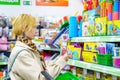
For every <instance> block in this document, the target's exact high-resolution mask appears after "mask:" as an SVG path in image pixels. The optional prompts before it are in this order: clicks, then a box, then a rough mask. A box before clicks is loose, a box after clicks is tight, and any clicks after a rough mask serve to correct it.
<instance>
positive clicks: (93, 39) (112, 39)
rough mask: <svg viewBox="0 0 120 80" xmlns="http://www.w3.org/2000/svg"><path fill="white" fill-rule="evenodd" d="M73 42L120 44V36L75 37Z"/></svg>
mask: <svg viewBox="0 0 120 80" xmlns="http://www.w3.org/2000/svg"><path fill="white" fill-rule="evenodd" d="M71 42H120V36H95V37H75V38H72V39H71Z"/></svg>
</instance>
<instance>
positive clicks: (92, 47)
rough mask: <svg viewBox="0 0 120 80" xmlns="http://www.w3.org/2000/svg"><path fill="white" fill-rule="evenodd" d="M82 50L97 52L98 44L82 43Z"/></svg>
mask: <svg viewBox="0 0 120 80" xmlns="http://www.w3.org/2000/svg"><path fill="white" fill-rule="evenodd" d="M84 50H85V51H92V52H98V43H94V42H91V43H89V42H85V43H84Z"/></svg>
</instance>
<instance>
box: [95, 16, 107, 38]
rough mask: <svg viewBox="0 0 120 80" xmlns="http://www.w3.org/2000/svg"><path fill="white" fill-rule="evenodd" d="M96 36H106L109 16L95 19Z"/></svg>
mask: <svg viewBox="0 0 120 80" xmlns="http://www.w3.org/2000/svg"><path fill="white" fill-rule="evenodd" d="M95 22H96V23H95V32H94V35H95V36H105V35H106V34H107V17H102V18H96V19H95Z"/></svg>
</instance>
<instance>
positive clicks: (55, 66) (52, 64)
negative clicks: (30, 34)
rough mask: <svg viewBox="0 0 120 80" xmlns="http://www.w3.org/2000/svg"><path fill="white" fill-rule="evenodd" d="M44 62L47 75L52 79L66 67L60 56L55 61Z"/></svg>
mask: <svg viewBox="0 0 120 80" xmlns="http://www.w3.org/2000/svg"><path fill="white" fill-rule="evenodd" d="M45 62H46V66H47V71H48V73H49V74H50V75H51V76H52V77H54V78H56V77H57V76H58V75H59V74H60V72H61V70H62V69H63V68H64V66H65V65H66V61H65V59H64V58H63V57H62V56H61V57H59V58H57V59H55V60H46V61H45Z"/></svg>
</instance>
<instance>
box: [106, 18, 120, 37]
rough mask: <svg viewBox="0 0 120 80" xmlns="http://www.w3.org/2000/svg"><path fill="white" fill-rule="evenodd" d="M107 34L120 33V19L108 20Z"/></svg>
mask: <svg viewBox="0 0 120 80" xmlns="http://www.w3.org/2000/svg"><path fill="white" fill-rule="evenodd" d="M107 35H109V36H118V35H120V20H115V21H109V22H108V31H107Z"/></svg>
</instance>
